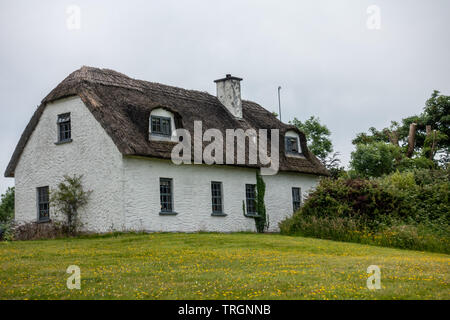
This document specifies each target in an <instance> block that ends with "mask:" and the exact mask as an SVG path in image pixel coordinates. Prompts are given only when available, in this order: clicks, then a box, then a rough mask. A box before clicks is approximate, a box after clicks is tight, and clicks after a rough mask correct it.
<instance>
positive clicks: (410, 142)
mask: <svg viewBox="0 0 450 320" xmlns="http://www.w3.org/2000/svg"><path fill="white" fill-rule="evenodd" d="M416 127H417V124H416V123H411V124H410V126H409V136H408V151H407V152H406V156H407V157H408V158H411V157H412V155H413V153H414V143H415V142H416Z"/></svg>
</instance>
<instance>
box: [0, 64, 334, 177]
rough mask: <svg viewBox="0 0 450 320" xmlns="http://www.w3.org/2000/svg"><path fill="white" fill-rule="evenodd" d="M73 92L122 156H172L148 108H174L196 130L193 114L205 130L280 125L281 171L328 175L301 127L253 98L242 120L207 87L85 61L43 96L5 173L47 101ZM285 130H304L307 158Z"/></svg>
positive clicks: (181, 120)
mask: <svg viewBox="0 0 450 320" xmlns="http://www.w3.org/2000/svg"><path fill="white" fill-rule="evenodd" d="M74 95H77V96H79V97H80V98H81V99H82V101H83V102H84V103H85V105H86V106H87V108H88V109H89V110H90V111H91V112H92V114H93V116H94V117H95V119H97V121H98V122H99V123H100V124H101V126H102V127H103V128H104V129H105V131H106V132H107V133H108V135H109V136H110V137H111V139H112V140H113V141H114V143H115V144H116V146H117V148H118V149H119V151H120V152H121V153H122V154H123V155H124V156H144V157H152V158H163V159H170V154H171V150H172V147H173V146H174V144H173V143H171V142H164V141H149V139H148V132H149V128H148V126H149V123H148V119H149V116H150V112H151V110H152V109H154V108H160V107H163V108H166V109H168V110H170V111H172V112H173V113H174V114H175V120H176V121H177V127H183V128H185V129H188V130H190V131H191V134H192V136H193V127H194V120H201V121H202V122H203V130H206V129H208V128H217V129H220V130H223V132H225V130H226V129H237V128H242V129H244V130H246V129H249V128H254V129H279V130H280V170H281V171H293V172H302V173H310V174H319V175H328V172H327V170H326V169H325V168H324V166H323V165H322V164H321V163H320V162H319V161H318V159H317V158H316V157H315V156H314V155H313V154H312V153H311V152H309V150H308V149H307V146H306V139H305V136H304V134H303V133H302V132H300V131H298V130H297V129H296V128H295V127H293V126H291V125H287V124H284V123H282V122H280V121H279V120H278V119H277V118H276V117H274V116H273V115H272V113H270V112H269V111H267V110H266V109H264V108H263V107H261V106H260V105H258V104H256V103H254V102H251V101H245V100H244V101H243V102H242V108H243V119H240V120H239V119H236V118H234V117H233V116H232V115H231V114H230V113H229V112H228V110H227V109H226V108H225V107H224V106H223V105H222V104H221V103H220V102H219V100H218V99H217V98H216V97H215V96H213V95H211V94H209V93H207V92H200V91H194V90H186V89H182V88H177V87H172V86H167V85H163V84H159V83H154V82H147V81H142V80H135V79H132V78H129V77H128V76H126V75H124V74H121V73H119V72H116V71H113V70H108V69H98V68H92V67H82V68H81V69H79V70H76V71H75V72H73V73H71V74H70V75H69V76H68V77H67V78H66V79H64V80H63V81H62V82H61V83H60V84H59V85H58V86H57V87H56V88H55V89H53V90H52V91H51V92H50V93H49V94H48V95H47V96H46V97H45V98H44V100H42V103H41V105H40V106H39V107H38V108H37V110H36V111H35V113H34V115H33V117H32V118H31V120H30V122H29V123H28V125H27V127H26V128H25V131H24V132H23V134H22V136H21V138H20V141H19V143H18V145H17V147H16V149H15V151H14V154H13V156H12V158H11V161H10V163H9V165H8V167H7V169H6V172H5V176H6V177H14V170H15V168H16V165H17V162H18V160H19V158H20V155H21V153H22V151H23V149H24V148H25V145H26V144H27V142H28V139H29V138H30V136H31V134H32V132H33V130H34V129H35V127H36V126H37V123H38V121H39V118H40V116H41V115H42V112H43V110H44V109H45V106H46V105H47V104H48V103H49V102H52V101H55V100H58V99H61V98H64V97H69V96H74ZM287 130H296V131H297V132H298V133H299V134H300V137H301V143H302V150H303V153H304V155H305V157H304V158H292V157H286V156H285V154H284V139H283V136H284V133H285V132H286V131H287Z"/></svg>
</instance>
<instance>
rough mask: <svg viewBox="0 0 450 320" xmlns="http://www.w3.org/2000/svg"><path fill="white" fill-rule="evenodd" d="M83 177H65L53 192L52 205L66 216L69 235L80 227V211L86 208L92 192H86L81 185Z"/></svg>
mask: <svg viewBox="0 0 450 320" xmlns="http://www.w3.org/2000/svg"><path fill="white" fill-rule="evenodd" d="M82 177H83V176H81V175H80V176H77V175H74V176H73V177H70V176H67V175H65V176H64V180H63V181H62V182H61V183H60V184H58V188H57V189H56V190H52V192H51V196H50V203H51V204H52V206H54V207H55V208H56V209H57V211H58V212H61V213H62V214H64V215H65V216H66V221H65V223H66V226H67V229H68V232H69V234H74V233H76V232H77V231H78V228H79V227H80V221H79V216H78V210H79V209H80V208H81V207H83V206H85V205H86V204H87V202H88V200H89V197H90V194H91V193H92V191H84V190H83V186H82V185H81V179H82Z"/></svg>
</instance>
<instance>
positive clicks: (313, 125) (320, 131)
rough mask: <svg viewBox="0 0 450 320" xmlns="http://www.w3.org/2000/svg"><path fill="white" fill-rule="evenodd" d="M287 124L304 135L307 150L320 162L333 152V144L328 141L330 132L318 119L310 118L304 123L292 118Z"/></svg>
mask: <svg viewBox="0 0 450 320" xmlns="http://www.w3.org/2000/svg"><path fill="white" fill-rule="evenodd" d="M289 123H291V124H293V125H294V126H296V127H297V128H298V129H299V130H300V131H302V132H303V133H304V134H305V135H306V140H307V142H308V149H309V150H310V151H311V152H312V153H313V154H314V155H316V156H317V157H318V158H319V159H320V160H321V161H322V162H324V160H325V159H326V158H327V156H328V155H329V154H330V153H332V152H333V144H332V143H331V140H330V135H331V132H330V130H329V129H328V128H327V126H326V125H322V124H321V123H320V119H319V118H316V117H314V116H311V117H310V118H309V119H307V120H306V121H305V122H301V121H300V120H298V119H297V118H294V120H292V121H290V122H289Z"/></svg>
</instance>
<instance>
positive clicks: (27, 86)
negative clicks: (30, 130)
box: [0, 0, 450, 193]
mask: <svg viewBox="0 0 450 320" xmlns="http://www.w3.org/2000/svg"><path fill="white" fill-rule="evenodd" d="M70 5H75V6H77V7H78V8H80V24H79V29H78V28H77V27H78V25H77V20H76V18H75V19H73V18H74V17H75V16H74V15H73V14H74V11H71V12H72V13H70V12H69V13H67V8H68V7H69V6H70ZM371 5H376V6H377V8H379V10H380V15H379V17H380V19H379V20H378V19H377V16H376V10H375V11H370V13H369V14H368V13H367V9H368V7H369V6H371ZM449 14H450V1H448V0H430V1H425V0H421V1H411V0H385V1H381V0H373V1H365V0H348V1H344V0H339V1H337V0H329V1H326V0H320V1H318V0H314V1H312V0H311V1H299V0H293V1H261V0H257V1H256V0H255V1H243V0H239V1H234V0H226V1H225V0H222V1H212V0H204V1H200V0H198V1H197V0H194V1H179V0H176V1H166V0H165V1H132V0H128V1H100V0H95V1H78V0H74V1H61V0H58V1H43V0H40V1H18V0H14V1H12V0H11V1H5V0H0V108H1V117H0V135H1V140H0V150H1V154H0V169H1V170H0V171H1V173H2V175H1V176H2V178H1V179H0V192H1V193H3V191H4V190H5V189H6V188H7V186H12V185H13V184H14V181H13V179H9V178H8V179H6V178H3V172H4V171H5V168H6V166H7V164H8V162H9V159H10V157H11V155H12V153H13V150H14V148H15V145H16V144H17V142H18V140H19V137H20V135H21V134H22V131H23V130H24V128H25V126H26V124H27V123H28V121H29V119H30V118H31V116H32V114H33V111H34V110H35V108H36V106H37V105H38V104H39V103H40V101H41V100H42V99H43V98H44V96H45V95H46V94H47V93H48V92H50V90H52V89H53V88H54V87H55V86H56V85H57V84H58V83H59V82H60V81H62V80H63V79H64V78H65V77H66V76H67V75H68V74H69V73H71V72H72V71H74V70H76V69H78V68H80V67H81V66H82V65H88V66H95V67H102V68H110V69H114V70H116V71H119V72H122V73H125V74H126V75H128V76H130V77H133V78H138V79H143V80H148V81H154V82H161V83H165V84H169V85H175V86H179V87H184V88H187V89H196V90H201V91H208V92H210V93H211V94H215V85H214V83H213V80H215V79H218V78H221V77H223V76H224V75H225V74H226V73H231V74H233V75H235V76H239V77H242V78H244V81H243V82H242V96H243V98H244V99H248V100H252V101H256V102H258V103H260V104H261V105H262V106H264V107H265V108H267V109H268V110H271V111H277V110H278V100H277V87H278V86H279V85H280V86H282V96H281V100H282V116H283V121H285V122H287V121H288V120H291V119H293V118H294V117H297V118H299V119H301V120H305V119H306V118H308V117H310V116H311V115H314V116H318V117H320V119H321V121H322V122H323V123H324V124H326V125H327V126H328V127H329V129H330V130H331V132H332V140H333V144H334V147H335V150H336V151H340V152H341V153H342V159H343V161H344V163H347V162H348V160H349V159H350V153H351V151H352V150H353V146H352V144H351V140H352V138H354V136H355V134H356V133H358V132H361V131H366V130H367V129H368V128H369V127H371V126H375V127H384V126H388V125H389V123H390V121H391V120H395V119H397V120H399V119H401V118H402V117H405V116H409V115H412V114H415V113H419V112H420V111H421V110H422V108H423V106H424V102H425V100H426V99H427V98H428V97H429V96H430V95H431V93H432V91H433V90H434V89H437V90H440V91H441V92H442V93H444V94H447V95H448V94H450V42H449V39H450V19H449V18H448V17H449ZM368 19H370V21H369V22H370V23H369V26H370V27H371V28H372V29H369V27H368V24H367V21H368ZM378 22H379V26H380V28H379V29H377V26H378ZM373 28H375V29H373Z"/></svg>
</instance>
